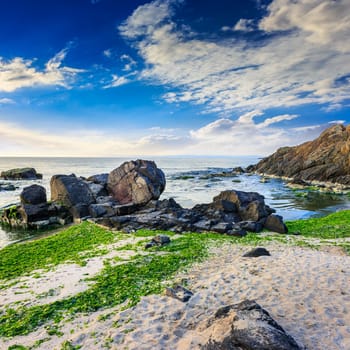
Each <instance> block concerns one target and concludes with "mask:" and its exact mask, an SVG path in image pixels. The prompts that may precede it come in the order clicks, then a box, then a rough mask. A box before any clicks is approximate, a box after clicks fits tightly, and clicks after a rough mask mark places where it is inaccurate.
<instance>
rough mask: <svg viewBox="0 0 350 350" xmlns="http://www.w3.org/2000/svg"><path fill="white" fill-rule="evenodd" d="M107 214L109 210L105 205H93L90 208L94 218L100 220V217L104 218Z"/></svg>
mask: <svg viewBox="0 0 350 350" xmlns="http://www.w3.org/2000/svg"><path fill="white" fill-rule="evenodd" d="M106 213H107V209H106V208H105V206H104V205H103V204H91V205H90V206H89V214H90V215H91V216H92V217H93V218H98V217H100V216H103V215H105V214H106Z"/></svg>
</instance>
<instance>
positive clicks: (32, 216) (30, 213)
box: [18, 203, 50, 224]
mask: <svg viewBox="0 0 350 350" xmlns="http://www.w3.org/2000/svg"><path fill="white" fill-rule="evenodd" d="M18 211H19V213H20V214H21V216H22V220H23V222H24V223H25V224H29V223H31V222H34V221H42V220H47V219H48V218H49V217H50V214H49V204H48V203H40V204H23V205H22V206H20V207H19V209H18Z"/></svg>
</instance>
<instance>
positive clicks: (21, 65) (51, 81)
mask: <svg viewBox="0 0 350 350" xmlns="http://www.w3.org/2000/svg"><path fill="white" fill-rule="evenodd" d="M66 54H67V49H64V50H61V51H60V52H58V53H57V54H56V55H55V56H54V57H52V58H51V59H50V60H49V61H48V62H47V63H46V65H45V69H43V70H38V69H37V68H35V67H34V66H33V64H34V60H26V59H24V58H22V57H15V58H13V59H12V60H9V61H6V60H4V59H2V58H0V91H5V92H13V91H15V90H17V89H21V88H25V87H35V86H48V85H56V86H62V87H65V88H68V87H69V84H70V82H71V81H72V79H73V78H74V77H75V76H76V74H77V73H81V72H83V70H81V69H76V68H71V67H66V66H62V62H63V60H64V58H65V57H66Z"/></svg>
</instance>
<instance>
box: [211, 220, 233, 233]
mask: <svg viewBox="0 0 350 350" xmlns="http://www.w3.org/2000/svg"><path fill="white" fill-rule="evenodd" d="M231 229H232V223H230V222H218V223H217V224H216V225H213V226H212V227H211V229H210V230H211V231H214V232H219V233H225V232H227V231H229V230H231Z"/></svg>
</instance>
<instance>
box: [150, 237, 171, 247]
mask: <svg viewBox="0 0 350 350" xmlns="http://www.w3.org/2000/svg"><path fill="white" fill-rule="evenodd" d="M152 241H153V242H155V243H156V244H158V245H160V246H163V245H165V244H169V243H170V237H169V236H167V235H157V236H155V237H153V238H152Z"/></svg>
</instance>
